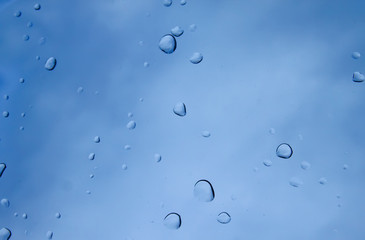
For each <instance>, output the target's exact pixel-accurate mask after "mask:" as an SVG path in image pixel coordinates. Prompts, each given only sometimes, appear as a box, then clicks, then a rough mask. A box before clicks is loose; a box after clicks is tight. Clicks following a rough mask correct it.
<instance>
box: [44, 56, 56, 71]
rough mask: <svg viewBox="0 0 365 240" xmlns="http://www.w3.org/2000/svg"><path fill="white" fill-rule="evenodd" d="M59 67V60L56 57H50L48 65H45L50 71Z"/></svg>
mask: <svg viewBox="0 0 365 240" xmlns="http://www.w3.org/2000/svg"><path fill="white" fill-rule="evenodd" d="M56 65H57V60H56V58H54V57H50V58H48V60H47V62H46V64H45V65H44V68H45V69H47V70H48V71H52V70H53V69H55V67H56Z"/></svg>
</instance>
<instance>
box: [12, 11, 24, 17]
mask: <svg viewBox="0 0 365 240" xmlns="http://www.w3.org/2000/svg"><path fill="white" fill-rule="evenodd" d="M21 15H22V12H21V11H15V12H14V17H20V16H21Z"/></svg>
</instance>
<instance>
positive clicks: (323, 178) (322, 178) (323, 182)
mask: <svg viewBox="0 0 365 240" xmlns="http://www.w3.org/2000/svg"><path fill="white" fill-rule="evenodd" d="M318 182H319V183H320V184H322V185H325V184H326V183H327V179H326V178H325V177H321V178H320V179H319V180H318Z"/></svg>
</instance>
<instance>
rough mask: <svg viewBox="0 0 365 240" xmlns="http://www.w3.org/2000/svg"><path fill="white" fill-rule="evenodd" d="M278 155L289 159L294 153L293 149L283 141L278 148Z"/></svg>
mask: <svg viewBox="0 0 365 240" xmlns="http://www.w3.org/2000/svg"><path fill="white" fill-rule="evenodd" d="M276 155H277V156H278V157H280V158H284V159H288V158H290V157H291V156H292V155H293V149H292V148H291V147H290V145H289V144H287V143H282V144H280V145H279V146H278V147H277V148H276Z"/></svg>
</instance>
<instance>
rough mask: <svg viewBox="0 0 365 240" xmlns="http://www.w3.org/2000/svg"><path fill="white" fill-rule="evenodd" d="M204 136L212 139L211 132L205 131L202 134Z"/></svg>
mask: <svg viewBox="0 0 365 240" xmlns="http://www.w3.org/2000/svg"><path fill="white" fill-rule="evenodd" d="M202 136H203V137H205V138H208V137H210V132H209V131H206V130H205V131H203V132H202Z"/></svg>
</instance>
